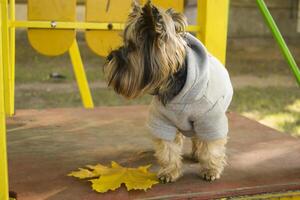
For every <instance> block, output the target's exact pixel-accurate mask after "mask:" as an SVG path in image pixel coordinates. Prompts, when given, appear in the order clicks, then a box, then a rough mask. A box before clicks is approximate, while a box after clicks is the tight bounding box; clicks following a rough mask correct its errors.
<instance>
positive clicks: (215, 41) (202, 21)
mask: <svg viewBox="0 0 300 200" xmlns="http://www.w3.org/2000/svg"><path fill="white" fill-rule="evenodd" d="M228 11H229V0H198V25H199V26H200V27H201V31H199V32H198V33H197V37H198V38H199V39H200V40H201V41H202V42H203V43H204V45H205V46H206V47H207V49H208V50H209V51H210V52H211V53H212V54H213V55H215V56H216V57H217V58H219V59H220V60H221V61H222V62H223V63H225V59H226V47H227V29H228V27H227V26H228Z"/></svg>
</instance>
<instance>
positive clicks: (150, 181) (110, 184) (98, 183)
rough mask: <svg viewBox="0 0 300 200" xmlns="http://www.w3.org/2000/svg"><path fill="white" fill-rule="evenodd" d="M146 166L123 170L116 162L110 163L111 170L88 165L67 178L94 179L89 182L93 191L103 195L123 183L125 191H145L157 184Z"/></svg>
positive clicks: (100, 166) (101, 166)
mask: <svg viewBox="0 0 300 200" xmlns="http://www.w3.org/2000/svg"><path fill="white" fill-rule="evenodd" d="M150 166H151V165H148V166H142V167H138V168H125V167H122V166H121V165H119V164H117V163H116V162H112V163H111V168H109V167H106V166H103V165H100V164H98V165H95V166H91V165H88V166H87V168H88V169H83V168H79V171H76V172H71V173H70V174H69V176H74V177H76V178H79V179H86V178H96V177H99V178H97V179H92V180H90V181H91V182H92V188H93V190H95V191H97V192H100V193H104V192H107V191H108V190H116V189H117V188H119V187H120V186H121V185H122V184H123V183H124V184H125V186H126V188H127V190H128V191H129V190H147V189H149V188H151V187H152V185H155V184H157V183H158V180H157V178H156V174H155V173H150V172H149V171H148V169H149V167H150Z"/></svg>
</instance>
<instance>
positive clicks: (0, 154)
mask: <svg viewBox="0 0 300 200" xmlns="http://www.w3.org/2000/svg"><path fill="white" fill-rule="evenodd" d="M2 6H3V1H1V2H0V30H3V29H2ZM1 34H2V33H1V32H0V35H1ZM3 71H4V67H3V62H2V37H0V177H1V178H0V199H1V200H2V199H3V200H8V170H7V151H6V127H5V109H4V87H3V85H4V80H3V74H4V73H3Z"/></svg>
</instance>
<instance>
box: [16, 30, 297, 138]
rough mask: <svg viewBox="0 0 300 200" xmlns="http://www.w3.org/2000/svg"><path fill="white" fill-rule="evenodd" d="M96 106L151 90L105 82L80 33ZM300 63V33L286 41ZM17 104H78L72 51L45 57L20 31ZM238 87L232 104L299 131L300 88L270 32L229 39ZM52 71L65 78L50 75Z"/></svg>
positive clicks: (232, 70)
mask: <svg viewBox="0 0 300 200" xmlns="http://www.w3.org/2000/svg"><path fill="white" fill-rule="evenodd" d="M77 38H78V41H79V46H80V51H81V54H82V58H83V61H84V65H85V69H86V73H87V76H88V80H89V83H90V87H91V90H92V94H93V98H94V102H95V104H96V106H107V105H108V106H116V105H132V104H148V103H149V102H150V101H151V97H150V96H145V97H143V98H140V99H136V100H134V101H127V100H125V99H123V98H122V97H120V96H117V95H116V94H114V92H113V91H112V90H111V89H108V88H107V87H106V84H105V82H104V80H103V73H102V65H103V58H100V57H97V56H96V55H95V54H93V53H92V52H91V51H90V50H89V49H88V47H87V46H86V43H85V41H84V39H83V36H82V34H78V36H77ZM287 42H288V44H289V46H290V48H291V51H292V53H293V54H294V56H295V58H297V59H298V60H297V62H298V63H300V60H299V58H300V38H299V40H298V39H293V40H288V41H287ZM16 43H17V47H16V49H17V50H16V108H17V109H28V108H38V109H43V108H54V107H79V106H81V100H80V95H79V92H78V89H77V85H76V81H75V80H74V75H73V71H72V65H71V63H70V59H69V56H68V54H64V55H62V56H59V57H45V56H42V55H39V54H38V53H36V52H35V51H34V50H33V49H32V48H31V47H30V45H29V44H28V41H27V36H26V33H25V32H24V31H20V32H18V33H17V42H16ZM226 67H227V68H228V70H229V72H230V75H231V79H232V82H233V85H234V88H235V96H234V99H233V102H232V105H231V108H230V109H231V110H232V111H236V112H239V113H241V114H243V115H245V116H248V117H250V118H252V119H255V120H258V121H260V122H261V123H264V124H266V125H268V126H271V127H273V128H276V129H278V130H281V131H284V132H288V133H290V134H293V135H300V90H299V87H298V86H297V84H296V81H295V79H294V77H293V75H292V73H291V72H290V70H289V68H288V65H287V64H286V62H285V61H284V59H283V57H282V55H281V53H280V51H279V48H278V47H277V45H276V44H275V43H274V41H273V39H272V38H246V39H245V38H239V39H229V41H228V53H227V63H226ZM51 73H58V74H61V75H63V76H65V77H66V78H65V79H53V78H50V76H49V75H50V74H51Z"/></svg>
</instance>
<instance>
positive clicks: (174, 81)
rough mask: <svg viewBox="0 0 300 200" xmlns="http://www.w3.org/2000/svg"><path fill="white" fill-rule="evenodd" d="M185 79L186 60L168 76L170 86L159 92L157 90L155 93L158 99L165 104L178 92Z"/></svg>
mask: <svg viewBox="0 0 300 200" xmlns="http://www.w3.org/2000/svg"><path fill="white" fill-rule="evenodd" d="M186 79H187V65H186V62H185V63H184V65H183V66H182V67H181V68H180V70H179V71H178V72H177V73H175V74H174V75H173V76H171V77H170V82H171V84H170V87H169V89H168V90H167V91H166V92H163V93H160V92H159V91H157V93H156V94H154V95H157V97H158V99H159V101H160V102H161V103H162V104H163V105H166V104H167V103H169V102H170V101H171V100H172V99H173V98H174V97H175V96H177V95H178V94H179V92H180V91H181V90H182V89H183V87H184V85H185V82H186Z"/></svg>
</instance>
